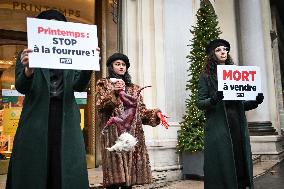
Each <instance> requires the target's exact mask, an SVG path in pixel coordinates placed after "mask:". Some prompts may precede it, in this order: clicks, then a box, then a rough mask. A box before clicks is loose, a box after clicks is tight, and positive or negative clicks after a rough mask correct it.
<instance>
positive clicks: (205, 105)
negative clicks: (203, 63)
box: [197, 74, 214, 110]
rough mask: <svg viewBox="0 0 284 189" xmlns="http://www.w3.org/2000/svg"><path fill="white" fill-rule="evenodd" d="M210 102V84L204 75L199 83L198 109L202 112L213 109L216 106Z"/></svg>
mask: <svg viewBox="0 0 284 189" xmlns="http://www.w3.org/2000/svg"><path fill="white" fill-rule="evenodd" d="M210 100H211V97H210V96H209V89H208V84H207V81H206V78H205V76H204V75H203V74H202V75H201V76H200V78H199V82H198V96H197V107H198V108H199V109H201V110H208V109H210V108H213V107H214V105H212V104H211V102H210Z"/></svg>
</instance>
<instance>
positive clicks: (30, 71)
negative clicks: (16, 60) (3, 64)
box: [21, 49, 34, 77]
mask: <svg viewBox="0 0 284 189" xmlns="http://www.w3.org/2000/svg"><path fill="white" fill-rule="evenodd" d="M31 52H33V50H31V49H24V50H23V52H22V53H21V63H22V64H23V65H24V67H25V75H26V76H27V77H30V76H31V75H32V74H33V72H34V69H33V68H30V67H29V53H31Z"/></svg>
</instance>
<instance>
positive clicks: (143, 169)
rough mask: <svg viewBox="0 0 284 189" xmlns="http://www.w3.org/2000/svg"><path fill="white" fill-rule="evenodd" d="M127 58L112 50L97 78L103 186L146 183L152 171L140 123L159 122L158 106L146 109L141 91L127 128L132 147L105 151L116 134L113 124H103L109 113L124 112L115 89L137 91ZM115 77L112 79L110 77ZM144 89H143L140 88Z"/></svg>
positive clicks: (123, 186) (109, 115)
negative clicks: (102, 75)
mask: <svg viewBox="0 0 284 189" xmlns="http://www.w3.org/2000/svg"><path fill="white" fill-rule="evenodd" d="M129 67H130V63H129V59H128V57H127V56H126V55H124V54H122V53H114V54H113V55H111V56H110V57H109V58H108V60H107V68H108V74H109V75H108V77H107V78H103V79H100V80H99V81H98V82H97V96H96V107H97V113H98V118H99V119H98V121H99V130H104V134H103V135H101V153H102V169H103V185H104V187H106V188H107V189H111V188H112V189H118V188H120V187H121V188H124V189H126V188H128V189H129V188H132V186H133V185H141V184H149V183H151V182H152V174H151V168H150V162H149V156H148V152H147V148H146V144H145V136H144V131H143V128H142V124H144V125H151V126H157V125H159V124H160V122H161V119H160V118H161V116H162V114H161V111H160V110H159V109H147V108H146V106H145V104H144V102H143V98H142V97H141V95H140V96H139V98H138V102H137V103H138V105H137V111H136V114H135V118H134V119H133V122H132V123H131V128H130V130H129V131H127V133H128V134H131V135H132V136H134V137H135V138H136V139H137V141H138V142H137V144H136V145H135V147H134V149H133V150H131V151H126V152H116V151H109V150H108V149H107V148H109V147H111V146H114V144H115V142H116V141H117V139H118V137H119V132H118V129H117V126H116V125H110V126H107V127H105V126H106V124H107V122H108V120H109V119H110V118H111V117H114V116H119V115H121V114H123V112H124V106H123V102H122V101H121V99H120V97H119V91H121V90H124V91H125V93H127V94H128V95H131V96H135V95H137V93H139V90H140V89H141V87H140V86H138V85H136V84H133V83H132V82H131V77H130V75H129V73H128V68H129ZM113 78H116V79H117V80H116V82H115V83H113V82H112V81H111V80H112V79H113ZM144 90H147V89H144Z"/></svg>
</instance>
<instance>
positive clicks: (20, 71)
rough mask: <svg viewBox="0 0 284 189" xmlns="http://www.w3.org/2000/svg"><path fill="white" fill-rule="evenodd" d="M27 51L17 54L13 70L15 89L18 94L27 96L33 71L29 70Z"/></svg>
mask: <svg viewBox="0 0 284 189" xmlns="http://www.w3.org/2000/svg"><path fill="white" fill-rule="evenodd" d="M29 52H31V51H30V50H29V49H25V50H24V51H22V52H20V53H19V54H18V57H17V60H16V68H15V87H16V89H17V91H18V92H20V93H22V94H27V93H28V92H29V91H30V88H31V86H32V82H33V77H34V69H32V68H29V59H28V53H29Z"/></svg>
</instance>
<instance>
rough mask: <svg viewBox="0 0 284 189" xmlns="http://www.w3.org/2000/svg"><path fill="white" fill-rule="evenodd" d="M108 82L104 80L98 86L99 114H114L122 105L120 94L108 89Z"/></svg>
mask: <svg viewBox="0 0 284 189" xmlns="http://www.w3.org/2000/svg"><path fill="white" fill-rule="evenodd" d="M108 84H109V82H108V80H107V79H102V80H99V81H98V82H97V85H96V107H97V109H98V111H99V112H108V113H111V112H113V110H114V108H116V107H118V106H119V105H120V103H121V102H120V100H119V96H118V94H116V93H115V91H114V90H111V89H110V88H109V87H108Z"/></svg>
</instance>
